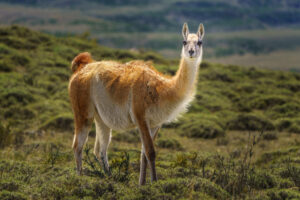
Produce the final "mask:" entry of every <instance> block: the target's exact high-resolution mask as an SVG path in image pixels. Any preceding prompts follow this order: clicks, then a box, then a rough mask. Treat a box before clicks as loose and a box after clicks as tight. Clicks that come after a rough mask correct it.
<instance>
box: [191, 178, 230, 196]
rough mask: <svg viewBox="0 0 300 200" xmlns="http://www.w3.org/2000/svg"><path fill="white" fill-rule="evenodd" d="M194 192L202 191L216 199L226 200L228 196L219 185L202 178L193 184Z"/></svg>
mask: <svg viewBox="0 0 300 200" xmlns="http://www.w3.org/2000/svg"><path fill="white" fill-rule="evenodd" d="M194 190H195V191H202V192H204V193H206V194H208V195H210V196H212V197H214V198H216V199H220V200H221V199H228V198H229V196H230V195H229V194H228V192H226V191H225V190H224V189H222V188H221V187H220V186H219V185H217V184H215V183H214V182H211V181H209V180H207V179H204V178H197V179H196V182H195V183H194Z"/></svg>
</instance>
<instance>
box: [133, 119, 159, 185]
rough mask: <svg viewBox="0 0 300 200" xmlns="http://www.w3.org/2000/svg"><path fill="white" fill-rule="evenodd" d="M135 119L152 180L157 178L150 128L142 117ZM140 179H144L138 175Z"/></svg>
mask: <svg viewBox="0 0 300 200" xmlns="http://www.w3.org/2000/svg"><path fill="white" fill-rule="evenodd" d="M136 121H137V124H138V128H139V131H140V133H141V140H142V146H143V150H144V152H145V155H146V158H147V161H148V163H149V165H150V176H151V181H152V182H153V181H156V180H157V177H156V169H155V149H154V145H153V141H152V137H151V134H150V129H149V127H148V125H147V122H146V120H145V118H144V117H138V118H137V119H136ZM142 160H143V159H142ZM146 166H147V165H146ZM146 166H145V167H146ZM142 167H143V170H144V166H142ZM141 173H142V172H141ZM142 179H144V178H141V177H140V180H142ZM142 182H143V181H142Z"/></svg>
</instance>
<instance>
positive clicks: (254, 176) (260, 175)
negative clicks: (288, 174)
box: [248, 171, 277, 189]
mask: <svg viewBox="0 0 300 200" xmlns="http://www.w3.org/2000/svg"><path fill="white" fill-rule="evenodd" d="M248 181H249V183H248V184H249V185H250V186H251V187H252V188H256V189H268V188H274V187H276V186H277V180H276V177H275V176H274V175H272V174H270V173H268V172H266V171H253V172H252V173H250V174H249V180H248Z"/></svg>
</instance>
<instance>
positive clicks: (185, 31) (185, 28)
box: [182, 23, 189, 40]
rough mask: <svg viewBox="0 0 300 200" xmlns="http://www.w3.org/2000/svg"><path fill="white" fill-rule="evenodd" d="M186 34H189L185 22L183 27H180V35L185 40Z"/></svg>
mask: <svg viewBox="0 0 300 200" xmlns="http://www.w3.org/2000/svg"><path fill="white" fill-rule="evenodd" d="M188 35H189V27H188V25H187V23H184V24H183V27H182V36H183V39H184V40H187V38H188Z"/></svg>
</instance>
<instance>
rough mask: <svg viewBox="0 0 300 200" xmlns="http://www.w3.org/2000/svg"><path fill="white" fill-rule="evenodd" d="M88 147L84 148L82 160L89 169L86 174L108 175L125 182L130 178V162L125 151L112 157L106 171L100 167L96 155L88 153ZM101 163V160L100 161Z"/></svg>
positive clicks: (102, 176)
mask: <svg viewBox="0 0 300 200" xmlns="http://www.w3.org/2000/svg"><path fill="white" fill-rule="evenodd" d="M90 150H91V149H90V147H88V146H87V147H86V148H85V149H84V152H85V158H84V159H83V161H84V162H85V163H86V164H87V165H88V167H89V170H88V174H90V175H93V176H98V177H101V178H104V177H110V178H113V179H114V180H115V181H118V182H127V181H129V178H130V176H129V175H130V172H129V164H130V157H129V154H128V153H127V152H122V153H121V155H120V157H117V158H114V159H112V162H111V165H110V170H109V171H106V170H104V168H103V167H102V165H101V163H100V161H99V160H98V159H97V157H96V156H95V155H94V154H93V155H91V153H90ZM101 162H102V163H103V161H101Z"/></svg>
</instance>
